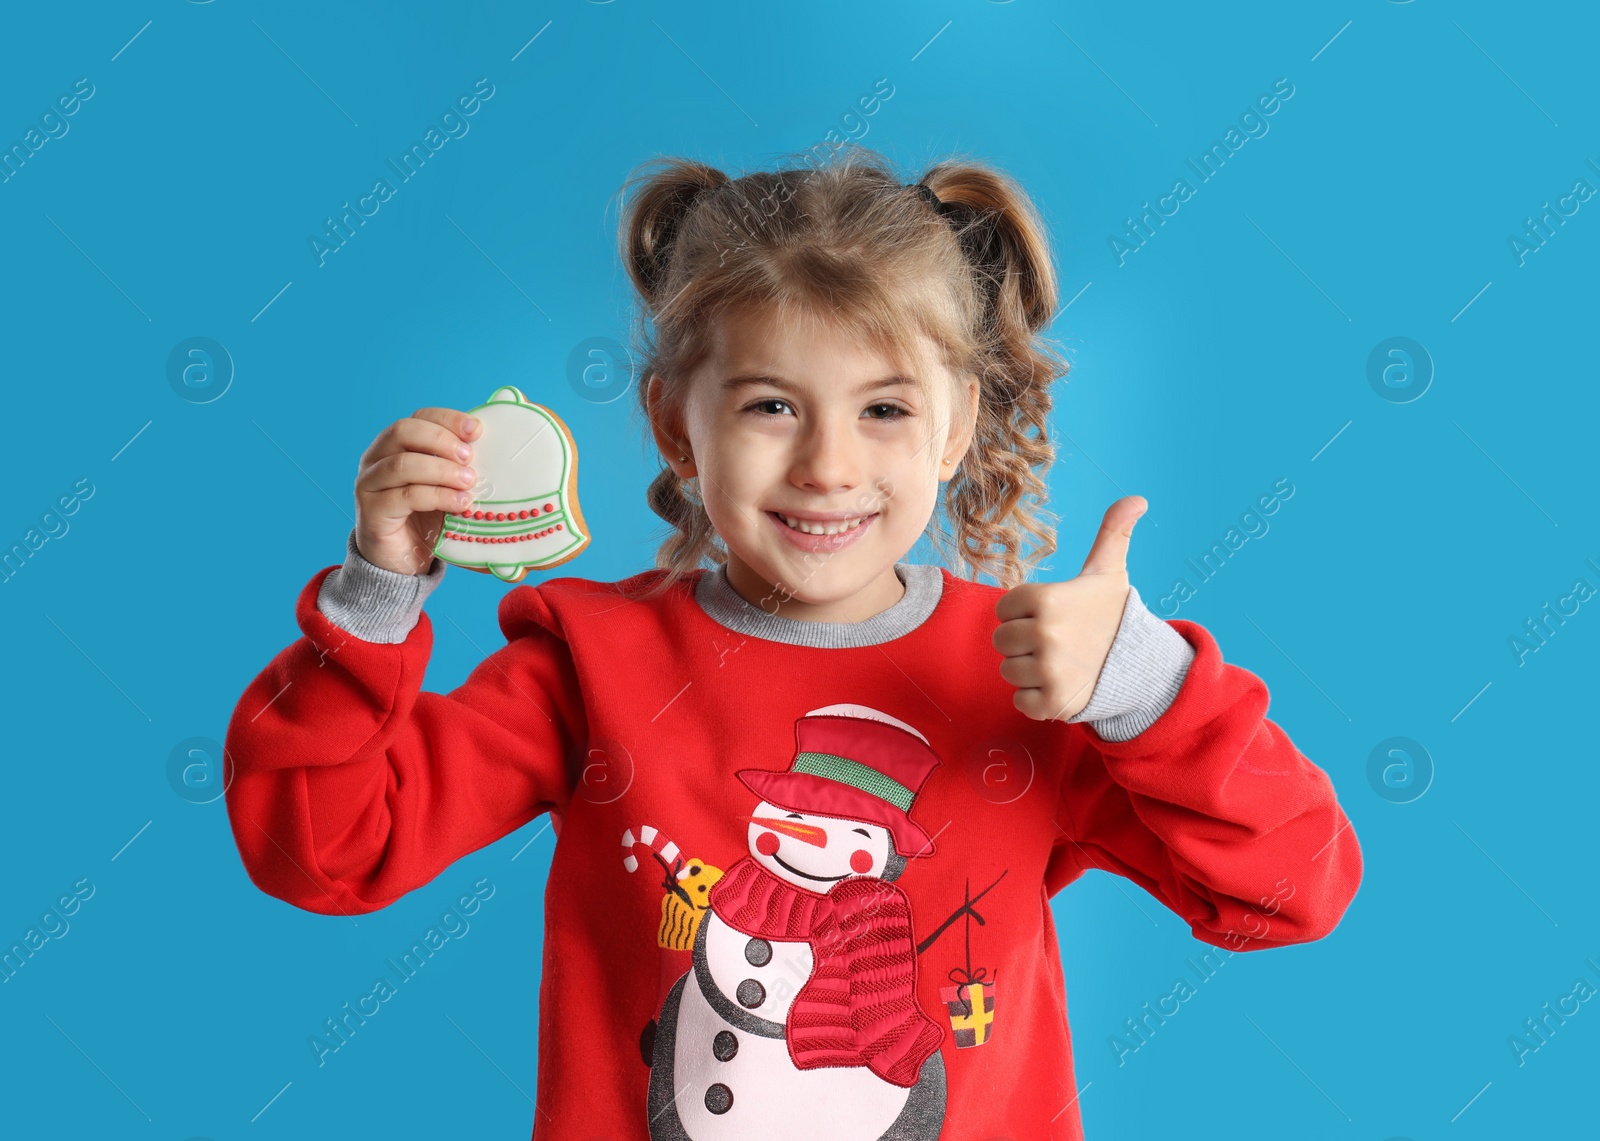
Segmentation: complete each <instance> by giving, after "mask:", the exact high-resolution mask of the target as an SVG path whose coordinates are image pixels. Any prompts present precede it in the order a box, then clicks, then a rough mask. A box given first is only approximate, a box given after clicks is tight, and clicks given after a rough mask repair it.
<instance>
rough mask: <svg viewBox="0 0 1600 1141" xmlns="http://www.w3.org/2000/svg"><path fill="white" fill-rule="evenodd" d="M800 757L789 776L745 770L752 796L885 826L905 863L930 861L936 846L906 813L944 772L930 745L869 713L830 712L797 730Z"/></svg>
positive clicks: (834, 708)
mask: <svg viewBox="0 0 1600 1141" xmlns="http://www.w3.org/2000/svg"><path fill="white" fill-rule="evenodd" d="M794 738H795V755H794V758H793V760H791V761H790V762H789V768H788V770H787V771H785V772H773V771H771V770H769V769H740V770H739V772H738V774H737V775H738V777H739V779H740V780H741V781H743V782H744V783H745V785H746V787H748V788H749V789H750V790H751V791H752V792H754V793H755V794H756V795H757V796H759V797H761V798H762V799H763V800H766V801H770V802H771V803H773V804H776V805H779V806H780V807H783V808H787V809H789V810H790V811H791V812H815V813H817V814H819V815H823V816H839V817H843V818H844V819H847V820H862V821H866V822H868V823H871V824H880V825H882V826H883V827H885V828H887V829H888V830H889V834H890V835H891V836H892V837H893V838H894V848H895V851H896V852H898V853H899V854H900V855H902V856H908V857H911V856H930V855H932V854H933V839H932V838H931V837H930V836H929V835H928V834H927V833H926V832H924V831H923V830H922V829H921V828H920V827H918V826H917V823H916V822H915V821H914V820H912V819H911V817H910V816H908V815H907V813H908V812H909V811H910V809H911V805H912V803H913V802H914V801H915V800H916V798H917V794H918V793H919V792H920V791H921V790H922V785H923V782H925V781H926V780H927V779H928V776H929V774H930V773H932V772H933V770H934V769H936V768H938V767H939V757H938V755H937V754H936V753H935V752H934V751H933V749H932V748H930V747H929V745H928V741H927V738H925V737H923V735H922V734H921V733H918V732H917V731H916V730H915V729H913V728H911V726H909V725H907V724H906V723H905V722H903V721H898V720H896V719H895V718H893V717H890V716H889V715H888V714H886V713H880V712H878V711H877V710H876V709H869V708H867V707H866V706H864V705H830V706H827V707H825V708H822V709H815V710H812V711H811V712H810V713H807V714H806V715H805V716H804V717H801V718H800V719H799V720H797V721H796V722H795V723H794Z"/></svg>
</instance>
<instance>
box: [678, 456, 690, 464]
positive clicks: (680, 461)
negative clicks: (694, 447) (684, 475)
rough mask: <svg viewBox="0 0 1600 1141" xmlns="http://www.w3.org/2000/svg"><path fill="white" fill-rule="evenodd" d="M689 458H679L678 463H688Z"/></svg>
mask: <svg viewBox="0 0 1600 1141" xmlns="http://www.w3.org/2000/svg"><path fill="white" fill-rule="evenodd" d="M688 458H689V457H688V456H679V457H678V462H679V463H683V462H685V461H687V460H688Z"/></svg>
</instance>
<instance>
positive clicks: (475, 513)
mask: <svg viewBox="0 0 1600 1141" xmlns="http://www.w3.org/2000/svg"><path fill="white" fill-rule="evenodd" d="M471 414H472V415H473V416H476V417H477V418H478V420H479V421H481V422H482V424H483V434H482V435H481V436H479V437H478V439H477V441H476V442H474V443H473V445H472V453H473V454H472V466H473V470H474V471H476V472H477V473H478V482H477V484H476V485H475V486H474V487H473V489H472V503H471V504H470V505H469V506H468V508H467V509H466V510H465V511H463V512H462V513H461V514H459V515H446V516H445V517H444V529H443V530H442V531H441V532H440V533H439V540H438V542H437V543H435V544H434V548H433V553H434V555H436V556H437V557H438V558H440V559H443V560H444V561H445V562H447V563H451V564H453V565H455V566H458V567H466V568H467V569H468V570H475V571H482V572H484V573H485V574H492V575H494V576H495V577H496V578H498V579H500V580H501V581H502V582H520V581H521V580H522V578H523V576H524V575H526V574H527V573H528V572H529V571H530V570H541V569H543V568H545V567H553V566H556V565H558V564H560V563H564V562H566V561H567V560H568V559H571V558H574V557H576V556H577V554H578V552H580V551H582V550H583V548H585V547H587V546H588V545H589V530H588V528H587V527H585V526H584V523H583V514H582V513H581V512H580V511H579V510H578V445H577V443H576V442H575V441H574V440H573V438H572V433H571V432H570V431H569V430H568V429H567V426H566V425H565V424H564V423H562V422H561V418H560V417H559V416H557V415H556V414H555V413H554V412H552V411H550V409H548V408H546V407H544V406H543V405H541V404H535V403H533V402H532V401H531V400H529V399H528V398H527V397H526V396H524V395H523V394H522V393H521V392H519V391H518V390H517V389H515V388H513V387H512V386H511V385H509V384H508V385H505V386H504V387H502V388H497V389H495V391H494V393H493V394H492V395H491V396H490V397H489V401H488V403H487V404H480V405H479V406H478V407H476V408H474V409H472V410H471Z"/></svg>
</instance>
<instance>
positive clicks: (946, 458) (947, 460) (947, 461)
mask: <svg viewBox="0 0 1600 1141" xmlns="http://www.w3.org/2000/svg"><path fill="white" fill-rule="evenodd" d="M944 462H945V463H946V464H948V463H949V462H950V459H949V457H948V456H947V457H945V461H944Z"/></svg>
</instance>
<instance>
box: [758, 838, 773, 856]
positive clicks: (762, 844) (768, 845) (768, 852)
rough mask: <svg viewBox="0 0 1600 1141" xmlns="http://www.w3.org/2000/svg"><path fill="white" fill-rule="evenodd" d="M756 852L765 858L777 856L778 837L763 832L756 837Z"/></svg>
mask: <svg viewBox="0 0 1600 1141" xmlns="http://www.w3.org/2000/svg"><path fill="white" fill-rule="evenodd" d="M756 851H758V852H760V853H761V854H762V855H763V856H775V855H777V853H778V837H777V835H776V834H775V833H772V832H763V833H761V835H759V836H757V837H756Z"/></svg>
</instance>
